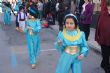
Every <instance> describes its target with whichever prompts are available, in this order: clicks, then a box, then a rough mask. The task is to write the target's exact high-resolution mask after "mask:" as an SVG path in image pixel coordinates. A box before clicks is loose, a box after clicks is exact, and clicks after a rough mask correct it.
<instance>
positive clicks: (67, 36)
mask: <svg viewBox="0 0 110 73" xmlns="http://www.w3.org/2000/svg"><path fill="white" fill-rule="evenodd" d="M77 32H78V33H77V34H76V35H74V36H71V35H69V34H68V33H67V30H66V29H64V30H63V36H64V38H65V39H67V40H69V41H71V42H73V41H76V40H78V39H79V38H80V30H79V28H77Z"/></svg>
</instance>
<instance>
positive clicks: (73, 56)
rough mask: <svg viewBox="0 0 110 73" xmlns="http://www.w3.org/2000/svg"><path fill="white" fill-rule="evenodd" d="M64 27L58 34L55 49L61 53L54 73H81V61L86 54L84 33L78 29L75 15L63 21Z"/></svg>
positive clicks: (68, 16) (86, 46) (86, 47)
mask: <svg viewBox="0 0 110 73" xmlns="http://www.w3.org/2000/svg"><path fill="white" fill-rule="evenodd" d="M64 24H65V27H64V29H63V31H60V32H59V33H58V37H57V40H56V42H55V44H54V46H55V48H56V49H57V50H58V51H59V52H61V57H60V60H59V62H58V65H57V68H56V72H55V73H69V72H70V69H71V70H72V73H82V72H81V61H82V59H83V58H84V57H85V56H87V54H88V45H87V42H86V39H85V34H84V32H82V31H80V29H79V28H78V20H77V18H76V16H75V15H73V14H68V15H66V16H65V19H64Z"/></svg>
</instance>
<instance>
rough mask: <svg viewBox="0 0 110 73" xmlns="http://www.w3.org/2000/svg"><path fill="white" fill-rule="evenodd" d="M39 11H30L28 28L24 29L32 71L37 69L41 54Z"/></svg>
mask: <svg viewBox="0 0 110 73" xmlns="http://www.w3.org/2000/svg"><path fill="white" fill-rule="evenodd" d="M36 13H37V10H36V9H35V8H34V6H33V7H30V8H29V9H28V18H29V19H28V20H27V27H26V28H25V29H24V32H25V33H26V39H27V43H28V52H29V58H30V64H31V65H32V69H35V67H36V63H37V58H38V55H39V53H40V35H39V33H40V30H41V22H40V20H39V19H37V17H38V14H36Z"/></svg>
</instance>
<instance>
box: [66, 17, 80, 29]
mask: <svg viewBox="0 0 110 73" xmlns="http://www.w3.org/2000/svg"><path fill="white" fill-rule="evenodd" d="M69 18H72V19H73V20H74V23H75V29H76V28H77V27H78V20H77V18H76V17H74V16H67V17H66V18H65V19H64V24H65V22H66V19H69Z"/></svg>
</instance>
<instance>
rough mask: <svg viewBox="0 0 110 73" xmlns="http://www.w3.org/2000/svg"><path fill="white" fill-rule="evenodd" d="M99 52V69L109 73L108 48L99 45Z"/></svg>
mask: <svg viewBox="0 0 110 73" xmlns="http://www.w3.org/2000/svg"><path fill="white" fill-rule="evenodd" d="M101 52H102V62H101V67H102V68H104V70H105V71H107V72H106V73H110V61H109V58H110V46H106V45H101Z"/></svg>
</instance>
